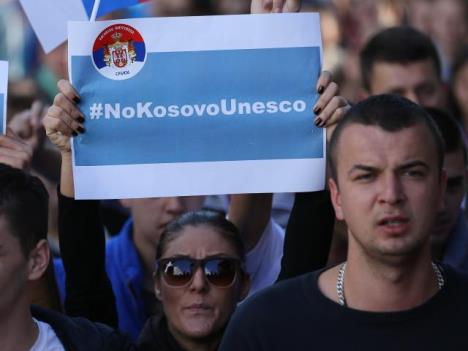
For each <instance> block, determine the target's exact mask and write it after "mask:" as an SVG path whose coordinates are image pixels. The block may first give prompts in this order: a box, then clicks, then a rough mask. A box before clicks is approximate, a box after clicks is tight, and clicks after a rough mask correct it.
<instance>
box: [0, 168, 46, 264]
mask: <svg viewBox="0 0 468 351" xmlns="http://www.w3.org/2000/svg"><path fill="white" fill-rule="evenodd" d="M48 207H49V195H48V193H47V190H46V189H45V187H44V185H43V184H42V182H41V181H40V180H39V179H38V178H36V177H34V176H32V175H29V174H27V173H25V172H23V171H21V170H19V169H16V168H13V167H10V166H7V165H4V164H0V217H3V218H4V219H5V220H6V223H7V225H8V228H9V230H10V231H11V234H13V235H14V236H15V237H16V238H17V239H18V240H19V242H20V246H21V250H22V251H23V254H24V255H25V257H27V256H28V255H29V253H30V252H31V250H32V249H33V248H34V247H35V246H36V244H37V243H38V242H39V240H41V239H45V238H46V237H47V220H48Z"/></svg>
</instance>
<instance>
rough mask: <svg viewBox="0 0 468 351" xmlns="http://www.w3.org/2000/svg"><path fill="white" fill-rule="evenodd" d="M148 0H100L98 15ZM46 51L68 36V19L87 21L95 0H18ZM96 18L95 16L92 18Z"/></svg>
mask: <svg viewBox="0 0 468 351" xmlns="http://www.w3.org/2000/svg"><path fill="white" fill-rule="evenodd" d="M147 1H149V0H101V1H100V4H99V9H98V11H97V17H100V16H104V15H106V14H107V13H109V12H112V11H115V10H119V9H123V8H126V7H129V6H133V5H137V4H141V3H144V2H147ZM19 2H20V4H21V6H22V7H23V10H24V12H25V14H26V16H27V17H28V20H29V22H30V23H31V26H32V28H33V29H34V32H35V33H36V36H37V38H38V39H39V42H40V43H41V46H42V48H43V49H44V52H45V53H46V54H47V53H49V52H51V51H52V50H54V49H55V48H56V47H58V46H59V45H60V44H62V43H63V42H65V41H66V40H67V22H68V21H87V20H89V19H90V18H91V12H92V10H93V5H94V3H95V0H19ZM93 20H94V19H93Z"/></svg>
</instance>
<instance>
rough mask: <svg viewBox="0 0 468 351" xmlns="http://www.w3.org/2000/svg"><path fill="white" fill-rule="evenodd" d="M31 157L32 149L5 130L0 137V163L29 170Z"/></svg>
mask: <svg viewBox="0 0 468 351" xmlns="http://www.w3.org/2000/svg"><path fill="white" fill-rule="evenodd" d="M32 157H33V149H32V147H31V146H30V145H28V144H27V143H25V142H24V141H23V140H21V138H20V137H19V136H18V135H16V134H15V133H14V132H13V131H12V130H11V128H7V132H6V134H5V135H0V163H4V164H7V165H9V166H11V167H15V168H19V169H22V170H23V171H27V170H29V168H30V167H31V162H32Z"/></svg>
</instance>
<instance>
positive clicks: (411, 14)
mask: <svg viewBox="0 0 468 351" xmlns="http://www.w3.org/2000/svg"><path fill="white" fill-rule="evenodd" d="M433 5H434V0H411V1H407V2H406V20H407V23H408V25H410V26H411V27H413V28H416V29H417V30H419V31H421V32H423V33H425V34H427V35H431V33H432V18H433V14H434V11H433Z"/></svg>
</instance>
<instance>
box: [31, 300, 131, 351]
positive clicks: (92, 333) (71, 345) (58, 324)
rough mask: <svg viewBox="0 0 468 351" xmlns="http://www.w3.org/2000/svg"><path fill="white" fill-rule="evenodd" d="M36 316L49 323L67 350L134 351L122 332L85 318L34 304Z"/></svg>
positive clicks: (32, 309)
mask: <svg viewBox="0 0 468 351" xmlns="http://www.w3.org/2000/svg"><path fill="white" fill-rule="evenodd" d="M31 313H32V315H33V317H34V318H36V319H37V320H39V321H42V322H45V323H47V324H49V325H50V326H51V327H52V329H53V330H54V332H55V334H56V335H57V338H58V339H59V340H60V342H61V343H62V345H63V347H64V349H65V350H66V351H134V350H136V347H135V346H134V345H133V344H132V342H131V340H130V339H129V338H128V337H127V336H125V335H123V334H121V333H120V332H118V331H116V330H114V329H112V328H110V327H108V326H106V325H104V324H100V323H92V322H90V321H89V320H87V319H84V318H70V317H68V316H65V315H63V314H61V313H57V312H54V311H50V310H46V309H43V308H40V307H36V306H33V307H32V308H31Z"/></svg>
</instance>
